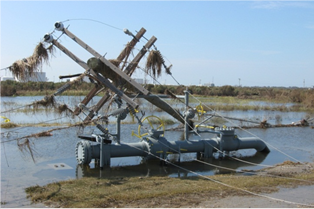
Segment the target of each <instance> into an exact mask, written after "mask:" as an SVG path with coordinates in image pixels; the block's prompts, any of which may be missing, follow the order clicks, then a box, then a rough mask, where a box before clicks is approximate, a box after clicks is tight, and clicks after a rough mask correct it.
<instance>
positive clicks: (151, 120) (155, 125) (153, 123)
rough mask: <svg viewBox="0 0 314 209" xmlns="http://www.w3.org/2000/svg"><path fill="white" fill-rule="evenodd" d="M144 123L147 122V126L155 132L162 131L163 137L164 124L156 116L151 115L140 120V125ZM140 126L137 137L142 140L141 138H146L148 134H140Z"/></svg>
mask: <svg viewBox="0 0 314 209" xmlns="http://www.w3.org/2000/svg"><path fill="white" fill-rule="evenodd" d="M144 122H147V123H148V124H149V126H150V127H151V128H152V129H154V130H156V131H160V130H162V131H163V134H162V135H161V136H164V134H165V124H164V122H163V121H162V120H161V119H160V118H159V117H157V116H155V115H151V116H147V117H145V118H143V119H142V124H143V123H144ZM141 127H142V126H141V125H139V126H138V135H137V136H138V137H140V138H142V137H143V136H146V135H147V134H148V133H143V134H141Z"/></svg>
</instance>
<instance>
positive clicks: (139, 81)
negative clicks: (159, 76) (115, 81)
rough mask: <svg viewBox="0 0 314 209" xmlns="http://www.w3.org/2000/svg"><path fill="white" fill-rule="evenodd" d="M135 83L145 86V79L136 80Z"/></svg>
mask: <svg viewBox="0 0 314 209" xmlns="http://www.w3.org/2000/svg"><path fill="white" fill-rule="evenodd" d="M134 81H135V82H137V83H139V84H144V79H142V78H134Z"/></svg>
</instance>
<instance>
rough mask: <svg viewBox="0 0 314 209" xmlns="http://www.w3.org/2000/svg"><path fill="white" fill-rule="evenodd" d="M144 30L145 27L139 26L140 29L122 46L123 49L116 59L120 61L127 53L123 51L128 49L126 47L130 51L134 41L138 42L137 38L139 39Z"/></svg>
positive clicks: (134, 43)
mask: <svg viewBox="0 0 314 209" xmlns="http://www.w3.org/2000/svg"><path fill="white" fill-rule="evenodd" d="M145 32H146V30H145V28H141V30H140V31H139V32H138V33H137V34H136V35H135V38H133V39H132V40H131V41H130V42H129V43H128V44H127V46H126V47H125V48H124V50H123V51H122V52H121V53H120V55H119V56H118V58H117V60H119V61H122V60H123V59H124V58H125V56H126V54H128V53H125V51H126V50H128V48H129V51H131V50H132V49H133V48H134V46H135V45H136V43H137V42H138V40H140V39H141V37H142V36H143V35H144V33H145Z"/></svg>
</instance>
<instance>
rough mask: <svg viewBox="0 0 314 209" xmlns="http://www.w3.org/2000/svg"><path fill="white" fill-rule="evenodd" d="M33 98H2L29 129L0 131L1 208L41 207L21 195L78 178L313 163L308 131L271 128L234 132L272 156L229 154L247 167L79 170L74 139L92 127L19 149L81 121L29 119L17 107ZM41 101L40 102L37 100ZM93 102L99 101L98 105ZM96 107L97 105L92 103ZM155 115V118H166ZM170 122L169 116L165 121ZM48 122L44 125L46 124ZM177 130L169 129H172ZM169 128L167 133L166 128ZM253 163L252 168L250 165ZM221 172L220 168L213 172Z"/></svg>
mask: <svg viewBox="0 0 314 209" xmlns="http://www.w3.org/2000/svg"><path fill="white" fill-rule="evenodd" d="M36 99H37V98H34V97H18V98H17V97H15V98H11V97H2V100H1V112H4V111H6V110H11V109H15V108H17V109H18V110H16V111H10V112H8V113H5V115H3V114H2V115H3V116H5V117H7V118H9V119H10V120H11V122H14V123H17V124H33V125H29V126H27V127H16V128H10V129H5V128H2V129H1V142H2V143H1V204H2V205H1V207H43V205H41V204H32V205H31V203H30V201H29V200H28V199H27V198H26V193H25V192H24V189H25V188H27V187H29V186H35V185H45V184H47V183H51V182H56V181H61V180H67V179H75V178H81V177H84V176H94V177H102V178H108V177H112V176H170V177H182V176H193V175H195V174H193V173H190V172H188V171H187V170H190V171H193V172H196V173H198V174H202V175H215V174H218V173H228V172H231V171H230V170H227V169H223V168H221V167H225V168H229V169H230V168H231V169H234V172H235V171H240V170H242V169H247V170H257V169H260V168H263V167H265V166H267V165H274V164H278V163H282V162H283V161H286V160H291V161H295V160H297V161H301V162H312V161H313V160H314V137H313V136H314V135H313V131H314V130H313V129H311V128H309V127H289V128H269V129H247V130H236V134H237V135H238V136H239V137H247V136H257V137H259V138H260V139H262V140H263V141H264V142H266V143H267V145H268V147H269V149H270V150H271V152H270V153H269V154H262V153H258V152H256V151H255V150H254V149H247V150H240V151H236V152H233V153H232V155H233V156H234V157H236V158H240V159H241V160H244V161H247V162H250V164H249V163H246V162H243V161H242V162H241V161H237V160H236V159H224V160H219V159H216V158H212V159H208V160H205V161H204V162H206V163H208V164H205V163H200V162H198V161H194V160H195V159H196V154H183V155H182V156H181V158H180V160H181V164H180V166H181V167H183V168H184V169H185V170H181V169H179V168H177V167H174V166H171V165H168V166H160V165H159V164H158V163H157V164H156V163H145V162H143V161H142V159H141V158H140V157H128V158H127V157H125V158H113V159H111V168H108V169H104V170H103V171H100V170H99V169H98V168H97V167H95V165H94V163H93V162H92V163H91V164H90V165H89V166H79V165H77V162H76V159H75V145H76V143H77V142H78V141H79V140H80V139H79V138H78V137H77V135H79V134H81V133H84V134H91V133H95V132H98V130H97V129H96V128H95V127H94V126H88V127H85V128H84V129H83V128H79V127H72V128H67V129H61V130H58V131H54V132H52V136H49V137H47V136H46V137H39V138H29V147H31V151H30V149H28V148H27V146H18V145H17V143H20V144H21V143H23V140H26V139H22V140H20V141H19V142H17V140H16V139H17V138H20V137H23V136H27V135H30V134H34V133H38V132H42V131H47V130H50V129H53V128H60V127H62V125H61V124H67V125H68V124H74V123H76V122H79V121H80V118H71V117H67V116H64V115H63V116H62V115H61V116H60V115H57V114H55V113H54V112H51V111H50V112H49V111H42V112H39V113H35V114H34V113H33V112H32V111H27V110H24V109H20V107H21V106H24V105H26V104H30V103H31V102H33V101H34V100H36ZM40 99H42V97H38V100H40ZM59 99H60V100H61V101H62V100H63V101H64V102H65V103H67V104H71V101H73V102H72V108H73V107H74V104H77V103H78V102H79V101H81V99H82V98H76V97H60V98H59ZM96 100H97V99H96ZM93 102H95V103H96V102H97V101H93ZM152 113H155V110H149V109H148V110H146V115H150V114H152ZM163 114H164V113H162V112H158V113H155V115H158V116H160V117H163V116H166V115H163ZM220 114H221V115H225V116H229V117H239V118H250V119H252V118H261V117H268V118H269V119H271V116H273V112H271V111H269V112H267V111H232V112H226V113H220ZM276 114H281V117H282V118H283V120H284V121H285V122H286V121H290V122H292V121H298V120H300V119H302V118H303V117H304V115H305V114H306V113H302V112H297V113H291V112H290V113H280V112H278V113H276ZM167 117H168V118H169V116H167ZM47 121H48V122H47ZM126 121H128V123H125V124H122V125H121V128H122V130H123V131H122V133H121V142H122V143H130V142H138V141H139V139H138V138H137V137H132V136H131V133H132V131H135V132H136V131H137V127H138V125H137V124H132V123H129V122H131V121H132V118H127V119H126ZM42 123H52V124H53V125H54V123H56V126H49V127H43V126H36V125H35V124H42ZM176 126H177V124H175V125H172V126H171V127H176ZM166 128H169V127H166ZM108 129H109V130H113V131H115V124H111V123H110V124H109V125H108ZM182 136H183V131H182V130H181V131H167V132H166V133H165V138H166V139H167V140H169V141H176V140H180V139H182ZM212 137H214V135H213V134H209V133H203V134H201V136H196V135H191V136H190V139H191V140H202V139H207V138H212ZM168 158H169V160H171V161H173V162H176V161H177V160H178V156H176V155H169V157H168ZM252 163H254V164H252ZM216 165H217V166H220V167H219V168H218V167H216Z"/></svg>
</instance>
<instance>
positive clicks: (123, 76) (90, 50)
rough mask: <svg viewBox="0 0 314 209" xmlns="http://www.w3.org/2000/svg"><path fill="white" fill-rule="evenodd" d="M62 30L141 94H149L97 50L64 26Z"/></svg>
mask: <svg viewBox="0 0 314 209" xmlns="http://www.w3.org/2000/svg"><path fill="white" fill-rule="evenodd" d="M63 32H64V33H65V34H66V35H67V36H69V37H70V38H71V39H72V40H73V41H75V42H76V43H78V44H79V45H80V46H81V47H83V48H84V49H85V50H87V51H88V52H89V53H91V54H92V55H94V56H95V57H96V58H98V59H100V60H101V61H102V62H103V63H104V64H105V65H107V66H108V67H110V69H111V70H113V71H114V72H115V73H117V74H118V75H119V76H121V77H122V78H123V79H124V80H125V81H127V82H128V83H130V84H131V85H132V86H134V87H135V88H136V89H137V90H139V91H140V92H141V93H142V94H144V95H147V94H149V91H148V90H147V89H145V88H144V87H143V86H142V85H140V84H139V83H137V82H135V81H134V80H133V79H132V78H131V77H130V76H128V75H127V74H125V73H124V72H123V71H121V70H120V69H119V68H118V67H116V66H115V65H113V64H112V63H111V62H110V61H108V60H107V59H105V58H104V57H103V56H102V55H100V54H99V53H98V52H96V51H95V50H94V49H93V48H91V47H90V46H88V45H87V44H86V43H85V42H83V41H82V40H81V39H79V38H78V37H76V36H75V35H74V34H73V33H71V32H70V31H69V30H68V29H66V28H64V29H63Z"/></svg>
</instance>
